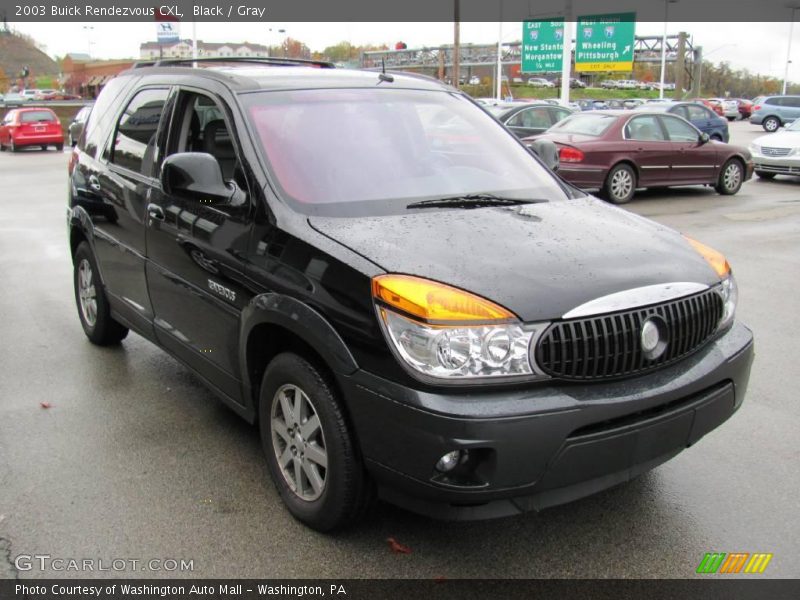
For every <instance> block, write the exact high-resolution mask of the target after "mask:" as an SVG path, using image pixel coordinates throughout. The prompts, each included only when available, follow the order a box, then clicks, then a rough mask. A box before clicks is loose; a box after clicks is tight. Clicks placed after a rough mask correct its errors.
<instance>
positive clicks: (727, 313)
mask: <svg viewBox="0 0 800 600" xmlns="http://www.w3.org/2000/svg"><path fill="white" fill-rule="evenodd" d="M719 295H720V297H721V298H722V303H723V304H722V305H723V311H722V318H721V319H720V321H719V325H718V327H717V329H719V330H720V331H721V330H723V329H727V328H728V327H730V326H731V325H732V324H733V319H734V317H735V316H736V303H737V302H738V301H739V288H738V286H737V285H736V279H735V278H734V276H733V273H731V274H730V275H728V277H726V278H725V279H724V280H723V281H722V283H721V284H720V286H719Z"/></svg>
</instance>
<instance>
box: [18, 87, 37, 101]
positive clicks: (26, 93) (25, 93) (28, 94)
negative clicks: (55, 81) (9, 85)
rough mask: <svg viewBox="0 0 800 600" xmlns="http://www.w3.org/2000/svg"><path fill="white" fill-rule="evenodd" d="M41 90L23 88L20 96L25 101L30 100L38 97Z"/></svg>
mask: <svg viewBox="0 0 800 600" xmlns="http://www.w3.org/2000/svg"><path fill="white" fill-rule="evenodd" d="M39 92H40V90H22V91H21V92H20V96H22V99H23V100H24V101H25V102H30V101H32V100H35V99H36V95H37V94H38V93H39Z"/></svg>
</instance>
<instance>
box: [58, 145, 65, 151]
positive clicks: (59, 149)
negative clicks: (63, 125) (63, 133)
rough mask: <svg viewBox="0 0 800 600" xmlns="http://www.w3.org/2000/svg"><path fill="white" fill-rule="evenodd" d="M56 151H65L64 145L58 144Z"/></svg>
mask: <svg viewBox="0 0 800 600" xmlns="http://www.w3.org/2000/svg"><path fill="white" fill-rule="evenodd" d="M56 151H58V152H63V151H64V144H56Z"/></svg>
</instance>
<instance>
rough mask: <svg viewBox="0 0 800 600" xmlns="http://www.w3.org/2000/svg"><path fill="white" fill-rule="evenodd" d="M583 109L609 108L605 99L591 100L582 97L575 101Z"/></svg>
mask: <svg viewBox="0 0 800 600" xmlns="http://www.w3.org/2000/svg"><path fill="white" fill-rule="evenodd" d="M575 102H576V104H577V105H578V107H579V108H580V109H581V110H604V109H606V108H608V105H607V104H606V101H605V100H590V99H588V98H581V99H579V100H576V101H575Z"/></svg>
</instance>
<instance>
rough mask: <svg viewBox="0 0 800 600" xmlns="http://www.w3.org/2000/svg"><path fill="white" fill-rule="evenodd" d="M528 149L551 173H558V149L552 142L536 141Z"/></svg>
mask: <svg viewBox="0 0 800 600" xmlns="http://www.w3.org/2000/svg"><path fill="white" fill-rule="evenodd" d="M528 148H530V149H531V151H532V152H533V153H534V154H535V155H536V156H538V157H539V158H540V159H541V160H542V162H543V163H544V164H545V165H547V168H549V169H550V170H551V171H558V164H559V158H558V148H557V147H556V145H555V144H554V143H553V142H551V141H550V140H535V141H534V142H532V143H531V145H530V146H528Z"/></svg>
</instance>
